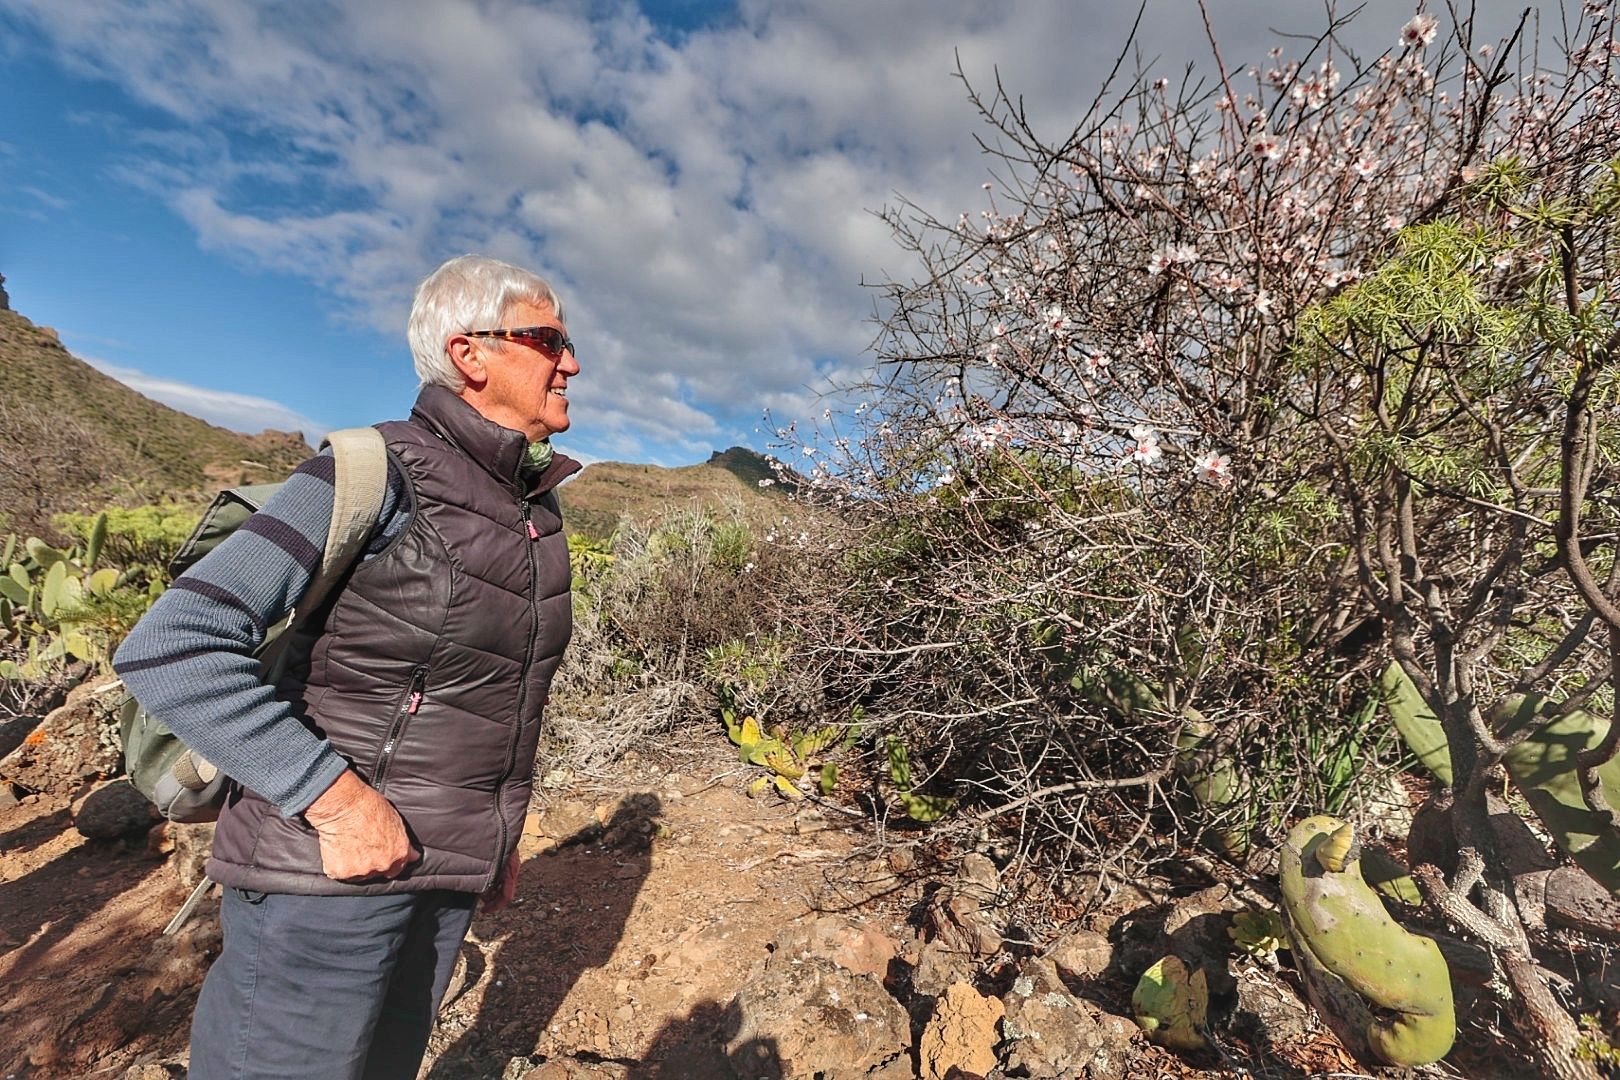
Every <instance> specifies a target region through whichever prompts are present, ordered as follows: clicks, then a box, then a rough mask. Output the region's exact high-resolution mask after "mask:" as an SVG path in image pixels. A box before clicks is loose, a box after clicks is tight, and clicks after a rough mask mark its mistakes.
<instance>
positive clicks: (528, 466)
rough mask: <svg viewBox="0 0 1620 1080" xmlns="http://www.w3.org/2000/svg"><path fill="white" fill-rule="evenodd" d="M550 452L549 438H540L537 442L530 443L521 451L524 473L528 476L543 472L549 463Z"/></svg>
mask: <svg viewBox="0 0 1620 1080" xmlns="http://www.w3.org/2000/svg"><path fill="white" fill-rule="evenodd" d="M552 453H553V451H552V449H551V440H550V439H541V440H540V441H539V442H532V443H530V444H529V446H528V448H527V449H526V450H524V451H523V471H524V473H526V474H527V475H529V476H530V477H536V476H539V475H540V474H541V473H543V472H545V471H546V466H548V465H550V464H551V455H552Z"/></svg>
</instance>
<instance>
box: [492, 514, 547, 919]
mask: <svg viewBox="0 0 1620 1080" xmlns="http://www.w3.org/2000/svg"><path fill="white" fill-rule="evenodd" d="M518 507H519V509H520V511H521V512H522V514H523V532H524V534H525V535H527V536H528V538H529V542H528V543H527V544H525V545H524V547H525V548H527V549H528V555H529V638H528V641H527V642H526V643H525V644H524V647H523V667H522V668H520V669H519V671H518V700H517V717H516V722H515V723H514V724H513V725H512V741H511V742H509V743H508V744H507V747H506V768H505V769H504V770H503V771H502V772H501V777H500V779H499V780H497V781H496V782H495V820H496V821H497V822H499V823H500V843H499V844H498V845H497V846H496V849H495V860H496V865H495V867H494V869H493V870H491V871H490V875H489V881H488V882H487V883H485V885H484V888H485V889H489V888H492V887H493V886H494V884H495V879H496V878H498V877H499V876H500V873H501V869H502V866H503V864H504V863H505V861H506V810H505V804H504V802H503V800H502V798H501V796H503V795H504V794H505V793H506V781H507V780H509V779H511V776H512V769H513V768H514V767H515V766H516V765H517V748H518V738H519V736H521V735H522V734H523V709H524V706H525V705H526V704H527V703H528V698H529V668H530V666H531V665H532V664H533V663H534V644H535V638H537V637H539V636H540V611H539V607H538V601H537V599H536V597H535V595H534V594H535V591H536V590H537V589H538V588H539V587H540V584H539V583H540V569H539V567H538V566H536V565H535V544H536V543H537V542H538V541H539V539H540V530H539V529H536V528H535V527H534V521H533V519H531V518H530V517H529V500H528V498H527V497H526V496H525V497H524V498H521V499H519V500H518Z"/></svg>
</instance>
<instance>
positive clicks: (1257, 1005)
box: [1232, 963, 1323, 1049]
mask: <svg viewBox="0 0 1620 1080" xmlns="http://www.w3.org/2000/svg"><path fill="white" fill-rule="evenodd" d="M1236 967H1237V970H1236V973H1235V976H1234V977H1235V979H1236V983H1237V986H1236V990H1237V1007H1236V1008H1235V1009H1234V1010H1233V1012H1232V1031H1233V1032H1234V1033H1235V1034H1237V1035H1239V1036H1240V1037H1242V1038H1245V1039H1248V1040H1249V1041H1251V1042H1253V1043H1255V1044H1256V1045H1258V1046H1270V1047H1275V1048H1278V1049H1284V1048H1287V1047H1290V1046H1297V1045H1298V1044H1299V1041H1300V1040H1301V1039H1303V1038H1304V1037H1305V1036H1307V1035H1316V1034H1320V1033H1321V1032H1322V1030H1323V1028H1322V1024H1321V1022H1320V1021H1319V1020H1317V1018H1316V1014H1315V1013H1313V1012H1311V1009H1310V1006H1308V1005H1306V1004H1305V1002H1303V1001H1301V1000H1300V997H1299V995H1298V994H1297V993H1295V992H1294V988H1293V987H1292V986H1290V985H1289V984H1288V983H1287V982H1285V981H1284V980H1283V979H1282V977H1281V976H1279V975H1278V974H1277V973H1276V972H1275V971H1272V970H1271V969H1269V968H1265V967H1261V966H1260V965H1258V964H1253V963H1246V964H1238V965H1236Z"/></svg>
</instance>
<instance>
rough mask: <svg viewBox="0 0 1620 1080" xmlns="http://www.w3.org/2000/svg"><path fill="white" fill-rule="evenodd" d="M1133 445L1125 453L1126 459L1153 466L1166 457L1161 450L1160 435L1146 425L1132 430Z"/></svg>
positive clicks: (1138, 425)
mask: <svg viewBox="0 0 1620 1080" xmlns="http://www.w3.org/2000/svg"><path fill="white" fill-rule="evenodd" d="M1131 439H1132V440H1133V441H1132V442H1131V445H1130V446H1129V447H1128V448H1127V449H1126V451H1125V459H1126V460H1127V461H1133V462H1136V463H1138V464H1141V465H1152V464H1153V463H1155V462H1156V461H1158V460H1159V459H1160V458H1161V457H1163V456H1164V451H1163V450H1161V449H1159V433H1158V432H1157V431H1154V430H1153V429H1152V428H1150V427H1148V426H1147V425H1146V424H1137V425H1136V426H1135V427H1133V428H1131Z"/></svg>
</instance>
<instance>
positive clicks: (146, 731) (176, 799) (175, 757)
mask: <svg viewBox="0 0 1620 1080" xmlns="http://www.w3.org/2000/svg"><path fill="white" fill-rule="evenodd" d="M321 446H322V447H323V448H324V447H326V446H330V447H331V448H332V456H333V459H334V461H335V468H334V470H333V471H334V476H333V480H332V486H333V489H334V493H333V500H332V526H331V528H330V529H329V530H328V531H327V534H326V550H325V553H324V555H323V556H322V558H321V567H320V569H319V570H318V571H317V572H316V573H315V576H314V577H313V578H311V579H310V583H309V587H308V588H307V589H306V590H305V592H304V595H303V596H302V597H300V598H299V600H298V603H297V604H296V605H295V606H294V607H293V610H292V611H289V612H288V613H287V615H286V617H285V618H283V619H282V620H281V621H280V622H278V623H276V624H275V625H274V626H272V627H270V628H269V629H267V630H266V631H265V635H264V642H263V643H262V644H261V645H260V646H259V648H258V650H257V651H256V652H255V653H254V655H255V656H256V657H257V658H258V661H259V677H260V679H261V680H263V681H264V682H265V683H268V684H273V683H275V682H276V681H277V679H279V678H280V676H281V674H282V671H283V670H284V669H285V667H286V660H287V644H288V643H289V642H290V641H292V639H293V637H294V635H293V634H291V633H289V632H288V631H290V630H292V629H293V628H294V627H296V626H298V625H299V624H300V623H302V622H303V621H304V620H305V619H306V618H308V617H309V615H310V613H311V612H314V611H316V610H318V609H319V608H320V606H321V604H322V602H323V601H324V600H325V599H326V598H327V596H328V595H330V593H331V591H332V587H333V586H334V585H335V584H337V582H338V580H339V579H340V578H342V577H343V575H344V574H345V573H346V572H347V570H348V569H349V567H350V566H351V565H352V564H353V563H354V561H355V560H356V559H357V558H359V556H360V553H361V551H363V550H364V549H365V546H366V541H367V539H368V538H369V537H370V536H371V532H372V530H373V529H374V528H375V527H376V524H377V519H378V518H379V517H380V516H381V513H382V500H383V493H384V491H385V489H386V488H387V485H388V453H387V450H386V449H385V447H384V445H383V438H382V433H381V432H379V431H378V430H377V429H376V428H369V427H365V428H348V429H345V430H342V431H334V432H332V433H331V434H329V435H327V437H326V439H325V440H324V441H323V442H322V443H321ZM280 487H281V485H280V484H256V485H252V486H247V487H239V488H231V489H229V490H226V491H222V492H220V493H219V494H218V495H217V496H216V497H215V498H214V501H213V503H212V504H211V505H210V506H209V507H208V510H207V511H206V512H205V513H204V514H203V516H202V520H201V521H200V522H198V524H197V528H196V529H195V530H193V532H192V534H191V536H190V537H188V538H187V540H186V542H185V543H184V544H182V545H181V546H180V550H179V551H178V552H176V553H175V556H174V558H173V559H172V560H170V562H169V571H170V573H171V575H173V576H178V575H180V574H181V573H183V572H184V571H186V570H187V569H189V568H190V567H191V566H193V565H194V564H195V563H196V562H197V561H198V560H199V559H201V558H202V557H203V556H204V555H206V554H208V553H209V552H210V551H212V550H214V548H216V547H218V546H219V544H220V542H221V541H222V540H224V539H225V538H226V537H227V536H229V535H231V534H232V533H234V532H235V531H236V530H237V529H239V528H241V526H242V524H243V523H244V522H245V521H247V519H248V518H249V517H251V516H253V514H254V513H255V512H256V511H258V510H259V508H260V507H262V506H263V505H264V503H265V501H266V500H267V499H269V497H270V496H271V495H272V494H274V493H275V492H276V491H277V490H278V489H279V488H280ZM119 728H120V732H121V734H122V736H123V743H124V771H125V772H127V773H128V774H129V778H130V782H131V783H132V784H134V785H135V788H136V790H138V791H139V792H140V793H141V794H142V795H145V796H146V797H147V798H148V799H150V800H151V801H152V802H153V803H155V804H156V805H157V808H158V811H159V812H160V813H162V815H163V816H164V817H166V818H168V819H169V820H170V821H180V822H187V823H196V822H204V821H213V820H215V819H216V818H218V817H219V811H220V808H221V807H222V806H224V804H225V796H226V794H227V793H228V791H229V789H230V784H231V779H230V777H228V776H226V775H225V774H224V773H222V772H220V771H219V769H218V768H217V767H216V766H214V765H213V764H211V763H210V762H208V761H206V760H204V759H203V757H202V756H201V755H199V754H197V753H196V752H195V751H193V750H192V749H191V748H189V747H188V746H186V744H185V743H183V742H181V741H180V737H179V736H178V735H176V734H174V732H172V731H170V730H169V727H168V725H167V724H165V723H164V722H163V721H162V720H160V719H158V718H157V717H156V716H153V715H152V714H151V713H150V712H148V711H147V710H146V709H145V708H144V707H143V706H142V705H141V703H140V702H139V701H136V700H135V697H134V695H133V694H131V695H127V696H126V697H125V698H124V701H123V704H122V705H121V706H120V709H119Z"/></svg>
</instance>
